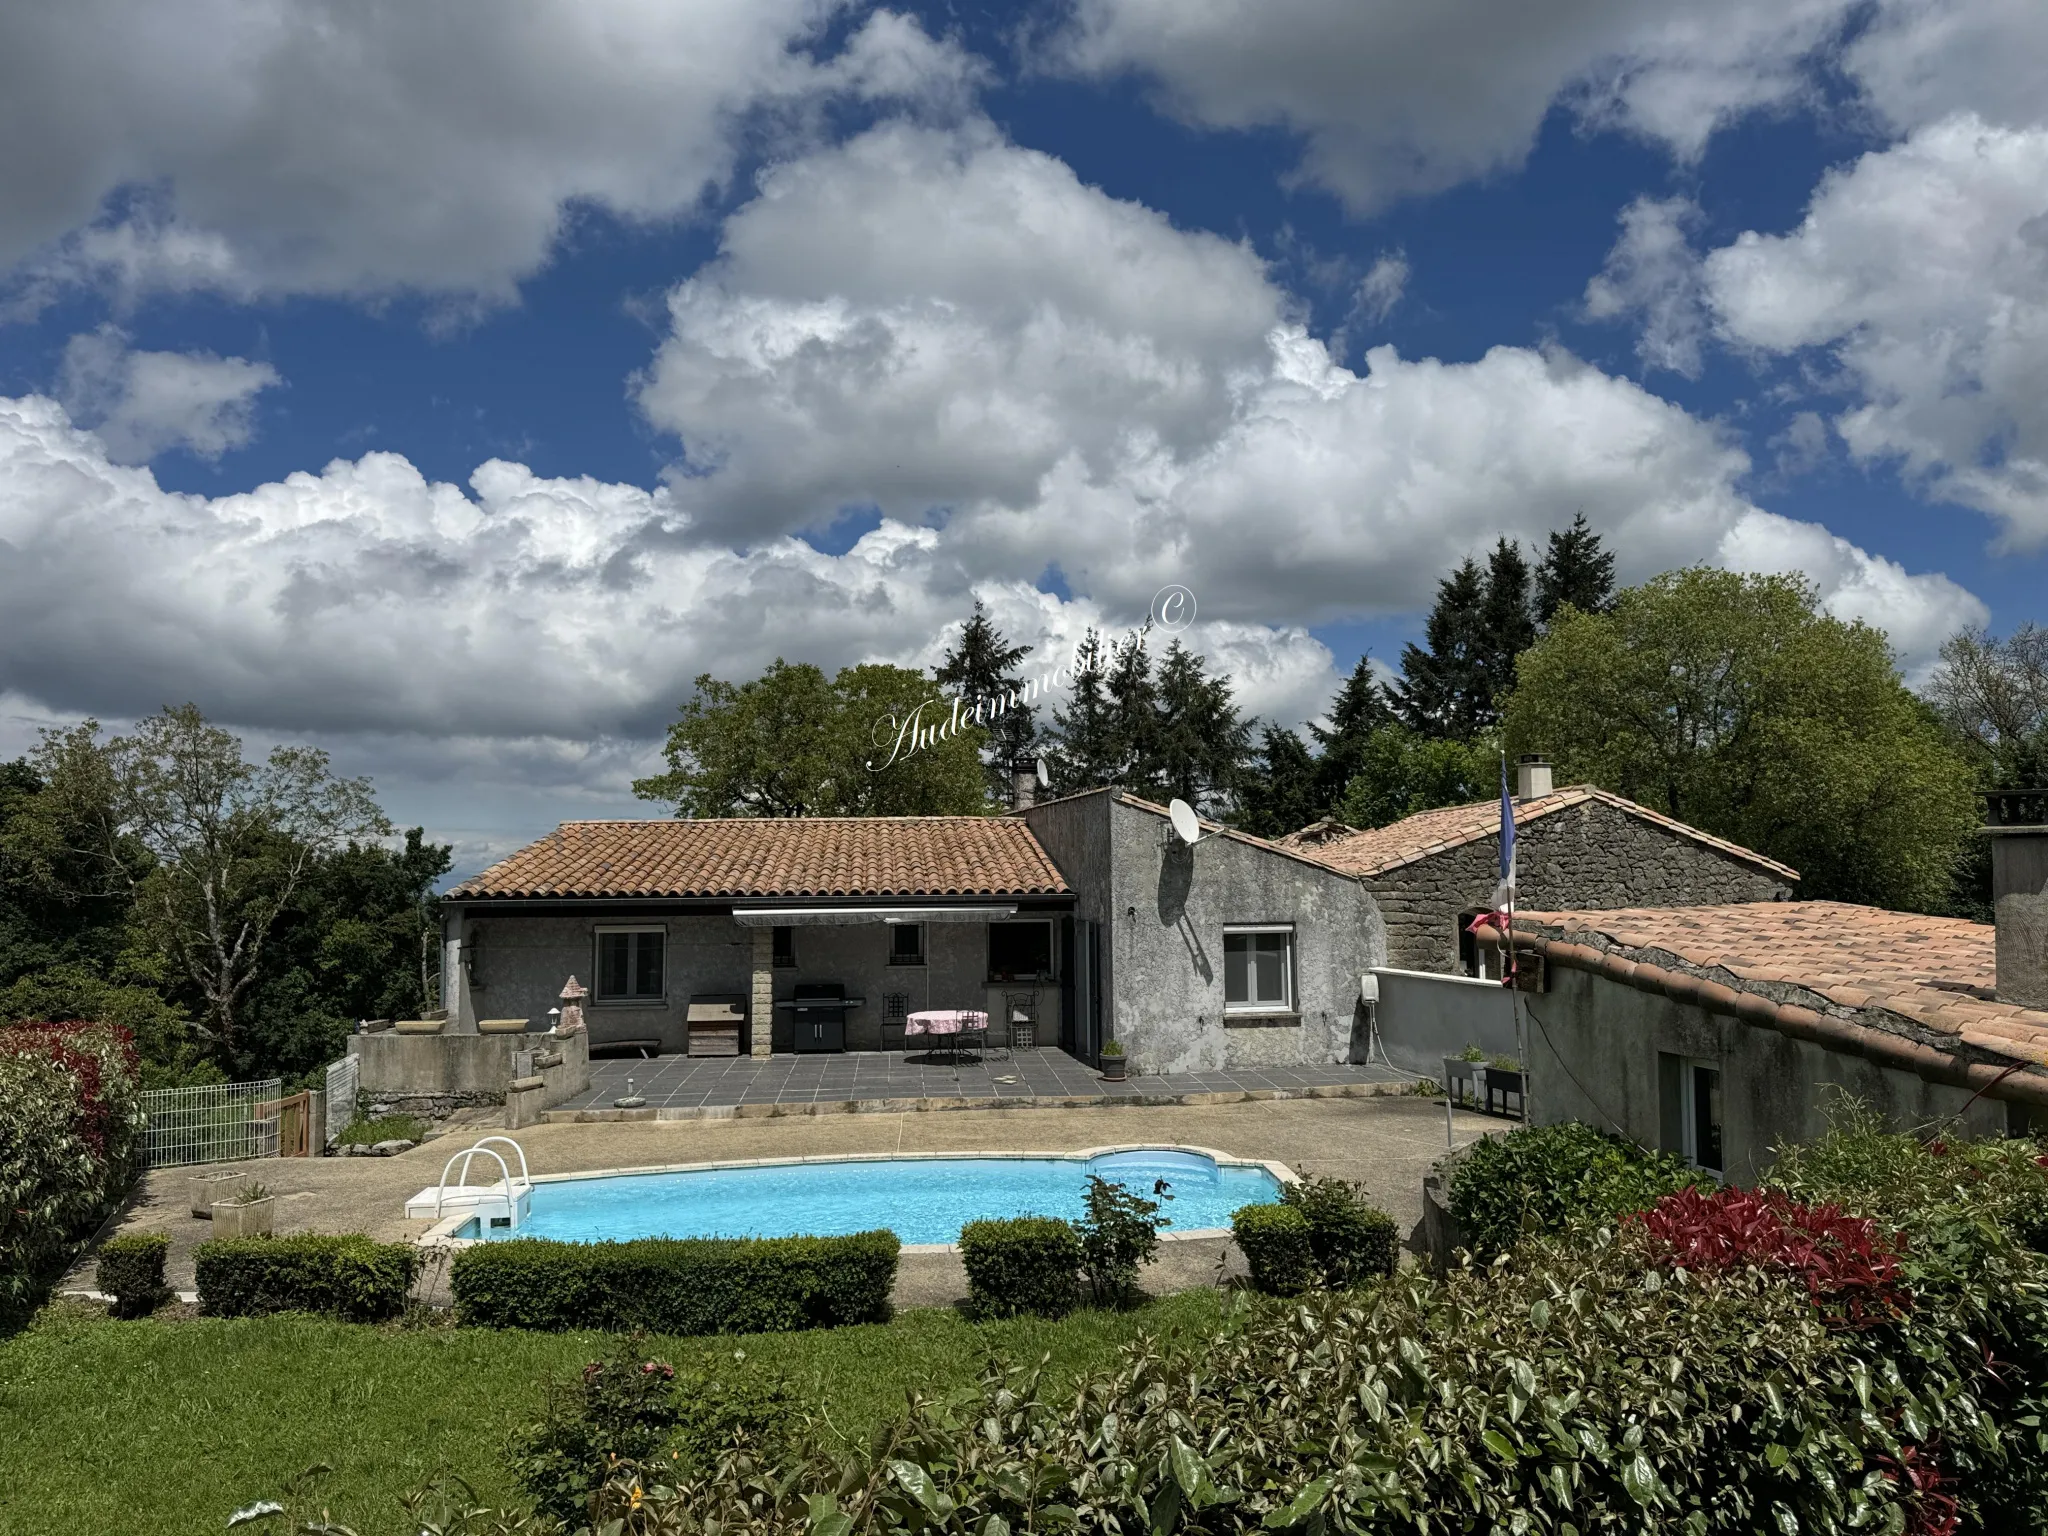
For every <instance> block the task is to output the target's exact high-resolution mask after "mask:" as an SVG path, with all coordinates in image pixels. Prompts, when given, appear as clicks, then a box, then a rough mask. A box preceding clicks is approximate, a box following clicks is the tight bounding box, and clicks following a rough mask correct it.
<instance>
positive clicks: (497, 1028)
mask: <svg viewBox="0 0 2048 1536" xmlns="http://www.w3.org/2000/svg"><path fill="white" fill-rule="evenodd" d="M476 1032H477V1033H478V1034H480V1035H523V1034H525V1033H526V1020H524V1019H478V1020H477V1021H476Z"/></svg>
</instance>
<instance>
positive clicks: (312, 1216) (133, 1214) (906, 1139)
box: [63, 1095, 1509, 1307]
mask: <svg viewBox="0 0 2048 1536" xmlns="http://www.w3.org/2000/svg"><path fill="white" fill-rule="evenodd" d="M1508 1124H1509V1122H1507V1121H1503V1120H1500V1119H1496V1118H1492V1117H1489V1116H1484V1115H1477V1114H1470V1113H1466V1112H1463V1111H1460V1112H1458V1114H1457V1115H1456V1118H1455V1133H1456V1138H1457V1141H1458V1143H1459V1144H1460V1145H1462V1144H1464V1143H1465V1142H1468V1141H1471V1140H1474V1139H1476V1138H1477V1137H1478V1136H1480V1135H1483V1134H1485V1133H1486V1132H1488V1131H1500V1130H1505V1129H1507V1128H1508ZM489 1133H491V1127H489V1126H482V1125H479V1126H464V1127H460V1128H457V1129H454V1130H452V1131H450V1132H449V1133H448V1134H447V1135H445V1136H441V1137H438V1138H436V1139H435V1140H432V1141H429V1142H426V1143H425V1144H423V1145H421V1146H418V1147H415V1148H414V1149H413V1150H412V1151H410V1152H405V1153H401V1154H400V1155H398V1156H397V1157H389V1158H383V1157H350V1158H338V1157H326V1158H274V1159H266V1160H263V1161H261V1162H255V1163H238V1164H223V1165H218V1167H219V1169H220V1170H221V1171H234V1172H241V1171H244V1170H246V1171H247V1173H248V1175H249V1177H250V1178H251V1179H254V1180H259V1181H261V1182H262V1183H263V1184H264V1185H265V1186H266V1187H267V1188H269V1189H270V1190H272V1191H273V1192H274V1193H275V1194H276V1195H277V1197H278V1198H277V1207H276V1229H277V1230H278V1231H279V1232H281V1233H285V1232H363V1233H367V1234H368V1235H369V1236H371V1237H374V1238H377V1239H379V1240H380V1241H386V1242H390V1241H397V1240H401V1239H406V1238H416V1237H418V1236H420V1235H421V1234H422V1233H424V1232H425V1231H426V1230H427V1229H428V1228H429V1227H430V1226H431V1225H432V1223H430V1222H426V1221H408V1220H407V1219H406V1218H405V1214H404V1205H405V1201H406V1200H407V1198H408V1197H410V1196H412V1195H414V1194H416V1193H417V1192H418V1191H419V1190H420V1189H422V1188H423V1187H426V1186H428V1185H431V1184H433V1183H434V1182H436V1180H438V1179H439V1178H440V1175H441V1168H442V1165H443V1164H444V1163H446V1162H447V1160H448V1158H449V1156H450V1155H451V1154H452V1153H454V1152H456V1151H458V1150H460V1149H462V1148H464V1147H467V1146H468V1145H469V1144H470V1143H471V1142H472V1141H474V1140H475V1139H476V1138H477V1137H479V1136H482V1135H485V1134H489ZM514 1139H516V1140H517V1141H518V1142H519V1144H520V1145H521V1146H522V1147H524V1148H525V1150H526V1157H527V1162H528V1164H529V1166H530V1167H531V1169H532V1171H533V1172H534V1173H536V1174H563V1173H584V1172H593V1171H596V1170H600V1169H608V1168H644V1167H653V1166H669V1165H675V1164H688V1163H710V1162H736V1161H741V1160H744V1159H750V1158H769V1157H775V1158H780V1157H824V1156H833V1155H843V1154H847V1153H866V1154H870V1155H874V1154H882V1155H888V1154H893V1153H903V1152H920V1153H973V1152H1052V1153H1066V1152H1075V1151H1079V1150H1081V1149H1083V1148H1087V1147H1099V1146H1107V1145H1112V1144H1135V1143H1155V1144H1167V1145H1180V1146H1199V1147H1211V1148H1214V1149H1215V1150H1217V1151H1219V1152H1223V1153H1228V1154H1230V1155H1231V1156H1234V1157H1243V1158H1254V1159H1259V1160H1261V1161H1273V1162H1279V1163H1284V1164H1286V1165H1287V1167H1289V1168H1291V1169H1292V1170H1294V1172H1296V1173H1297V1174H1303V1175H1309V1176H1315V1175H1335V1176H1337V1177H1341V1178H1347V1179H1356V1180H1359V1181H1361V1182H1362V1183H1364V1184H1365V1186H1366V1188H1367V1190H1368V1191H1369V1192H1370V1194H1371V1196H1372V1198H1373V1199H1374V1200H1376V1201H1377V1202H1378V1203H1379V1204H1380V1205H1381V1206H1383V1207H1384V1208H1385V1209H1386V1210H1387V1211H1388V1212H1389V1213H1390V1214H1391V1215H1392V1216H1393V1217H1394V1219H1395V1221H1396V1222H1397V1223H1398V1224H1399V1226H1400V1229H1401V1232H1402V1234H1403V1236H1404V1238H1405V1236H1406V1235H1407V1234H1408V1233H1410V1232H1411V1231H1412V1230H1413V1229H1414V1228H1415V1226H1416V1224H1417V1223H1418V1222H1419V1221H1420V1220H1421V1216H1422V1179H1423V1175H1424V1174H1425V1173H1427V1172H1428V1170H1429V1166H1430V1164H1431V1163H1432V1162H1434V1161H1435V1160H1436V1159H1437V1158H1439V1157H1441V1156H1442V1155H1443V1153H1444V1151H1445V1148H1446V1134H1445V1125H1444V1106H1443V1103H1442V1101H1441V1100H1431V1099H1421V1098H1415V1097H1411V1096H1394V1095H1380V1096H1374V1097H1364V1098H1351V1097H1345V1098H1299V1099H1277V1098H1275V1099H1264V1098H1262V1099H1251V1100H1246V1099H1242V1098H1240V1099H1238V1100H1237V1101H1236V1102H1231V1103H1223V1104H1170V1105H1145V1106H1139V1105H1133V1106H1123V1105H1109V1106H1097V1107H1091V1108H1088V1109H1085V1110H1072V1111H1067V1112H1064V1113H1062V1112H1058V1111H1051V1110H1047V1109H1041V1108H1034V1109H987V1110H959V1111H956V1112H953V1113H948V1114H925V1113H917V1112H914V1111H901V1112H897V1113H879V1112H871V1113H865V1114H830V1115H809V1114H807V1115H797V1116H778V1117H775V1118H765V1117H764V1118H715V1119H671V1120H659V1119H657V1120H633V1121H624V1122H619V1121H611V1122H582V1123H568V1124H562V1123H550V1124H543V1125H535V1126H528V1127H527V1128H525V1129H524V1130H521V1131H518V1132H516V1133H514ZM207 1171H210V1170H209V1169H206V1168H166V1169H157V1170H153V1171H152V1172H150V1173H148V1174H146V1175H145V1176H144V1177H143V1180H142V1182H141V1184H140V1185H139V1186H138V1187H137V1189H136V1191H135V1194H134V1195H133V1196H132V1197H131V1198H130V1200H129V1202H128V1204H127V1206H126V1208H125V1209H124V1210H123V1211H122V1212H121V1214H120V1215H119V1216H118V1217H116V1218H115V1219H114V1220H113V1221H112V1222H110V1223H109V1224H108V1227H107V1229H106V1232H105V1234H103V1235H107V1236H111V1235H113V1234H114V1233H116V1232H163V1233H166V1234H168V1235H169V1237H170V1239H171V1253H170V1263H169V1269H168V1278H169V1280H170V1283H171V1285H172V1287H173V1288H174V1289H176V1290H179V1291H190V1290H191V1289H192V1287H193V1275H192V1250H193V1248H194V1247H196V1246H197V1245H198V1244H199V1243H201V1242H203V1241H205V1240H206V1239H207V1238H208V1237H210V1236H211V1235H212V1224H211V1223H210V1222H207V1221H203V1220H200V1219H199V1218H196V1217H194V1216H192V1215H191V1214H190V1210H189V1207H188V1205H187V1200H188V1186H189V1184H190V1181H191V1179H192V1177H193V1176H194V1175H195V1174H198V1173H203V1172H207ZM876 1224H877V1225H878V1226H886V1225H887V1224H888V1220H887V1213H886V1212H881V1211H878V1212H877V1213H876ZM1234 1259H1235V1255H1234V1253H1232V1252H1230V1251H1229V1244H1228V1242H1227V1241H1226V1240H1224V1239H1217V1238H1209V1239H1189V1240H1186V1241H1182V1242H1177V1243H1168V1244H1165V1245H1163V1247H1162V1249H1161V1252H1160V1258H1159V1261H1158V1262H1157V1263H1155V1264H1154V1265H1153V1266H1152V1268H1151V1269H1150V1270H1148V1271H1147V1273H1146V1275H1145V1278H1144V1283H1145V1286H1146V1288H1147V1289H1148V1290H1152V1291H1155V1292H1164V1291H1169V1290H1181V1289H1186V1288H1188V1287H1190V1286H1195V1285H1207V1284H1213V1283H1214V1282H1215V1280H1216V1279H1217V1277H1218V1274H1219V1272H1225V1273H1227V1272H1229V1271H1228V1262H1229V1261H1233V1260H1234ZM63 1288H64V1289H67V1290H89V1289H91V1288H92V1259H91V1256H90V1255H88V1256H87V1257H86V1258H84V1259H82V1260H81V1261H80V1262H79V1264H78V1265H76V1266H75V1267H74V1268H73V1270H72V1272H71V1274H69V1275H68V1276H66V1278H65V1280H64V1282H63ZM965 1294H966V1285H965V1281H964V1278H963V1275H962V1272H961V1269H960V1261H959V1257H958V1255H956V1254H950V1253H921V1254H914V1255H906V1256H905V1258H904V1261H903V1263H902V1265H901V1267H900V1268H899V1271H898V1277H897V1286H896V1302H897V1305H898V1306H905V1307H908V1306H942V1305H946V1304H949V1303H951V1302H953V1301H955V1300H957V1299H958V1298H960V1297H961V1296H963V1295H965Z"/></svg>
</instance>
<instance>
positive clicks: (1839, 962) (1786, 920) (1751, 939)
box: [1515, 901, 2048, 1066]
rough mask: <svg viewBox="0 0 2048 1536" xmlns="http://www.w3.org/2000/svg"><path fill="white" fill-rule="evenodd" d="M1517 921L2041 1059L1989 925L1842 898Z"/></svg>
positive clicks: (2042, 1037) (2039, 1026)
mask: <svg viewBox="0 0 2048 1536" xmlns="http://www.w3.org/2000/svg"><path fill="white" fill-rule="evenodd" d="M1515 922H1516V926H1517V927H1518V928H1520V927H1523V926H1526V927H1528V928H1529V929H1531V930H1534V931H1537V932H1541V933H1544V934H1545V935H1546V936H1548V937H1551V938H1558V939H1564V940H1567V941H1569V942H1572V943H1581V944H1583V943H1589V942H1590V943H1591V944H1592V945H1593V947H1594V948H1597V949H1605V950H1610V951H1613V950H1625V951H1631V952H1642V951H1663V952H1664V953H1665V954H1668V955H1672V956H1675V957H1676V958H1677V959H1679V960H1680V961H1682V962H1684V963H1685V964H1686V965H1688V966H1690V967H1693V968H1695V969H1697V970H1700V971H1704V972H1713V973H1716V975H1715V977H1714V979H1716V980H1720V981H1722V982H1723V984H1724V985H1727V986H1731V987H1733V988H1735V989H1736V990H1737V991H1744V992H1756V993H1759V994H1762V995H1765V996H1771V995H1773V994H1782V993H1784V991H1785V990H1786V989H1787V988H1791V989H1796V990H1799V991H1803V992H1808V993H1813V994H1817V995H1818V996H1819V997H1820V998H1823V999H1825V1000H1826V1001H1827V1002H1829V1003H1832V1004H1834V1005H1835V1007H1836V1008H1838V1009H1842V1010H1846V1011H1848V1012H1850V1013H1862V1014H1882V1015H1888V1016H1889V1018H1884V1019H1873V1020H1872V1022H1873V1023H1875V1024H1876V1025H1877V1026H1878V1027H1889V1028H1890V1029H1892V1030H1893V1032H1895V1033H1896V1032H1899V1026H1900V1024H1901V1023H1903V1024H1904V1025H1906V1026H1910V1028H1911V1029H1912V1030H1913V1031H1919V1032H1931V1033H1933V1034H1937V1035H1946V1036H1949V1037H1951V1039H1952V1040H1960V1041H1961V1042H1962V1043H1963V1044H1965V1045H1971V1046H1976V1047H1978V1048H1980V1049H1982V1050H1986V1051H1995V1052H1997V1053H1999V1054H2000V1055H2003V1056H2006V1057H2009V1058H2012V1059H2015V1060H2021V1061H2029V1062H2033V1063H2035V1064H2036V1065H2040V1066H2048V1013H2044V1012H2041V1011H2039V1010H2037V1009H2032V1008H2022V1007H2020V1006H2019V1005H2018V1004H2017V1003H2001V1002H1997V1001H1995V1000H1994V999H1993V996H1992V987H1993V983H1994V981H1995V979H1996V977H1997V969H1998V967H1997V957H1996V952H1995V948H1996V935H1997V930H1996V929H1994V928H1993V927H1992V926H1991V925H1990V924H1988V923H1972V922H1966V921H1964V920H1963V919H1961V918H1954V917H1922V916H1919V915H1918V914H1916V913H1912V912H1887V911H1884V910H1883V909H1881V908H1878V907H1857V906H1850V905H1848V904H1846V903H1843V902H1837V901H1757V902H1740V903H1735V904H1733V905H1728V906H1718V907H1650V908H1644V907H1637V908H1624V909H1622V910H1619V911H1611V912H1518V913H1516V914H1515ZM1644 958H1647V959H1649V960H1651V962H1652V963H1657V960H1656V957H1655V956H1654V955H1645V956H1644ZM1777 1000H1778V1001H1784V1000H1785V998H1784V997H1783V996H1782V995H1780V996H1778V997H1777Z"/></svg>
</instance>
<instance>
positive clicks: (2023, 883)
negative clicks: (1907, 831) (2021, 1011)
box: [1984, 789, 2048, 1008]
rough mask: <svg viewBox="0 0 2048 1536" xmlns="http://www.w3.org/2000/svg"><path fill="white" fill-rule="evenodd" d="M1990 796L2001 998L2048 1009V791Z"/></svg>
mask: <svg viewBox="0 0 2048 1536" xmlns="http://www.w3.org/2000/svg"><path fill="white" fill-rule="evenodd" d="M1984 798H1985V799H1986V800H1987V801H1988V802H1989V805H1990V812H1991V814H1990V817H1989V823H1990V824H1989V825H1988V826H1986V827H1985V828H1984V833H1985V835H1986V836H1987V837H1989V838H1990V839H1991V911H1992V915H1993V917H1994V918H1995V919H1996V921H1997V923H1998V1000H1999V1001H2000V1002H2001V1003H2018V1004H2019V1005H2020V1006H2021V1007H2023V1008H2048V790H2044V789H1994V790H1992V791H1991V792H1990V793H1989V794H1988V795H1986V796H1985V797H1984Z"/></svg>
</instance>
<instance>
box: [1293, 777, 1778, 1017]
mask: <svg viewBox="0 0 2048 1536" xmlns="http://www.w3.org/2000/svg"><path fill="white" fill-rule="evenodd" d="M1518 778H1519V782H1518V784H1517V789H1518V791H1519V793H1518V794H1517V796H1516V798H1515V866H1516V885H1517V890H1518V896H1517V901H1518V903H1519V905H1521V906H1523V907H1543V908H1548V909H1551V910H1565V909H1582V908H1584V909H1592V908H1610V907H1632V906H1651V905H1654V906H1659V907H1682V906H1704V905H1717V904H1724V903H1729V902H1752V901H1764V902H1769V901H1785V900H1788V899H1790V897H1791V896H1792V894H1793V890H1794V887H1795V886H1796V885H1797V884H1798V881H1799V875H1798V872H1797V871H1796V870H1792V869H1789V868H1787V867H1786V866H1785V865H1783V864H1780V863H1778V862H1777V861H1776V860H1773V859H1768V858H1766V857H1764V856H1763V855H1762V854H1760V853H1757V852H1755V851H1754V850H1752V849H1748V848H1744V847H1741V846H1740V845H1739V844H1736V843H1731V842H1727V841H1725V840H1724V839H1722V838H1718V837H1714V836H1712V835H1710V834H1708V833H1705V832H1702V831H1700V830H1699V829H1698V828H1697V827H1689V826H1687V825H1686V824H1685V823H1684V822H1681V821H1674V820H1673V819H1672V818H1670V817H1669V816H1663V815H1659V814H1658V813H1657V812H1656V811H1653V810H1651V809H1650V808H1649V807H1647V806H1643V805H1638V804H1636V802H1635V801H1633V800H1629V799H1626V798H1624V797H1623V796H1621V795H1616V794H1610V793H1609V792H1608V791H1606V790H1604V789H1597V788H1595V787H1594V786H1593V785H1590V784H1575V785H1571V786H1569V787H1567V788H1564V789H1553V788H1552V787H1551V784H1550V769H1549V766H1548V765H1547V764H1545V763H1542V762H1540V761H1536V762H1526V761H1525V762H1524V763H1523V764H1522V765H1521V768H1520V772H1519V775H1518ZM1280 845H1281V846H1282V847H1287V848H1293V849H1296V850H1298V851H1300V852H1302V853H1306V854H1309V855H1311V856H1312V857H1314V858H1316V859H1317V860H1319V861H1320V862H1322V863H1324V864H1328V865H1330V866H1332V867H1334V868H1336V869H1340V870H1343V871H1345V872H1346V873H1348V874H1351V875H1354V876H1356V877H1357V879H1358V880H1359V881H1360V883H1361V884H1363V885H1364V887H1365V888H1366V890H1368V891H1370V892H1371V893H1372V895H1373V897H1374V899H1375V901H1376V902H1377V903H1378V905H1379V910H1380V915H1381V917H1382V919H1383V920H1384V921H1385V923H1386V932H1387V960H1386V964H1387V965H1389V966H1393V967H1396V968H1399V969H1405V970H1414V971H1440V972H1448V973H1451V974H1457V975H1467V976H1471V975H1479V974H1482V972H1481V970H1480V966H1481V963H1482V958H1483V957H1482V955H1481V953H1480V950H1479V947H1478V946H1477V944H1476V943H1475V942H1474V940H1473V938H1472V936H1471V934H1470V933H1469V932H1468V931H1467V930H1468V927H1469V925H1470V923H1471V921H1472V919H1473V918H1474V917H1476V916H1478V915H1480V914H1481V913H1483V912H1485V911H1486V910H1487V909H1488V907H1489V905H1490V902H1491V898H1492V895H1493V891H1494V887H1495V886H1496V885H1497V884H1498V882H1499V878H1500V802H1499V801H1498V800H1482V801H1479V802H1477V803H1475V804H1472V805H1454V806H1447V807H1445V808H1443V809H1441V810H1434V811H1422V812H1420V813H1418V814H1416V815H1414V816H1409V817H1406V818H1404V819H1403V820H1400V821H1397V822H1394V823H1392V824H1391V825H1389V826H1384V827H1376V828H1373V829H1370V830H1367V831H1359V830H1356V829H1354V828H1351V827H1346V826H1343V825H1342V824H1340V823H1337V822H1329V821H1325V822H1318V823H1317V824H1316V825H1314V826H1312V827H1305V828H1303V829H1302V830H1301V831H1299V832H1296V833H1293V834H1291V835H1290V836H1288V837H1284V838H1282V839H1280Z"/></svg>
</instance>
